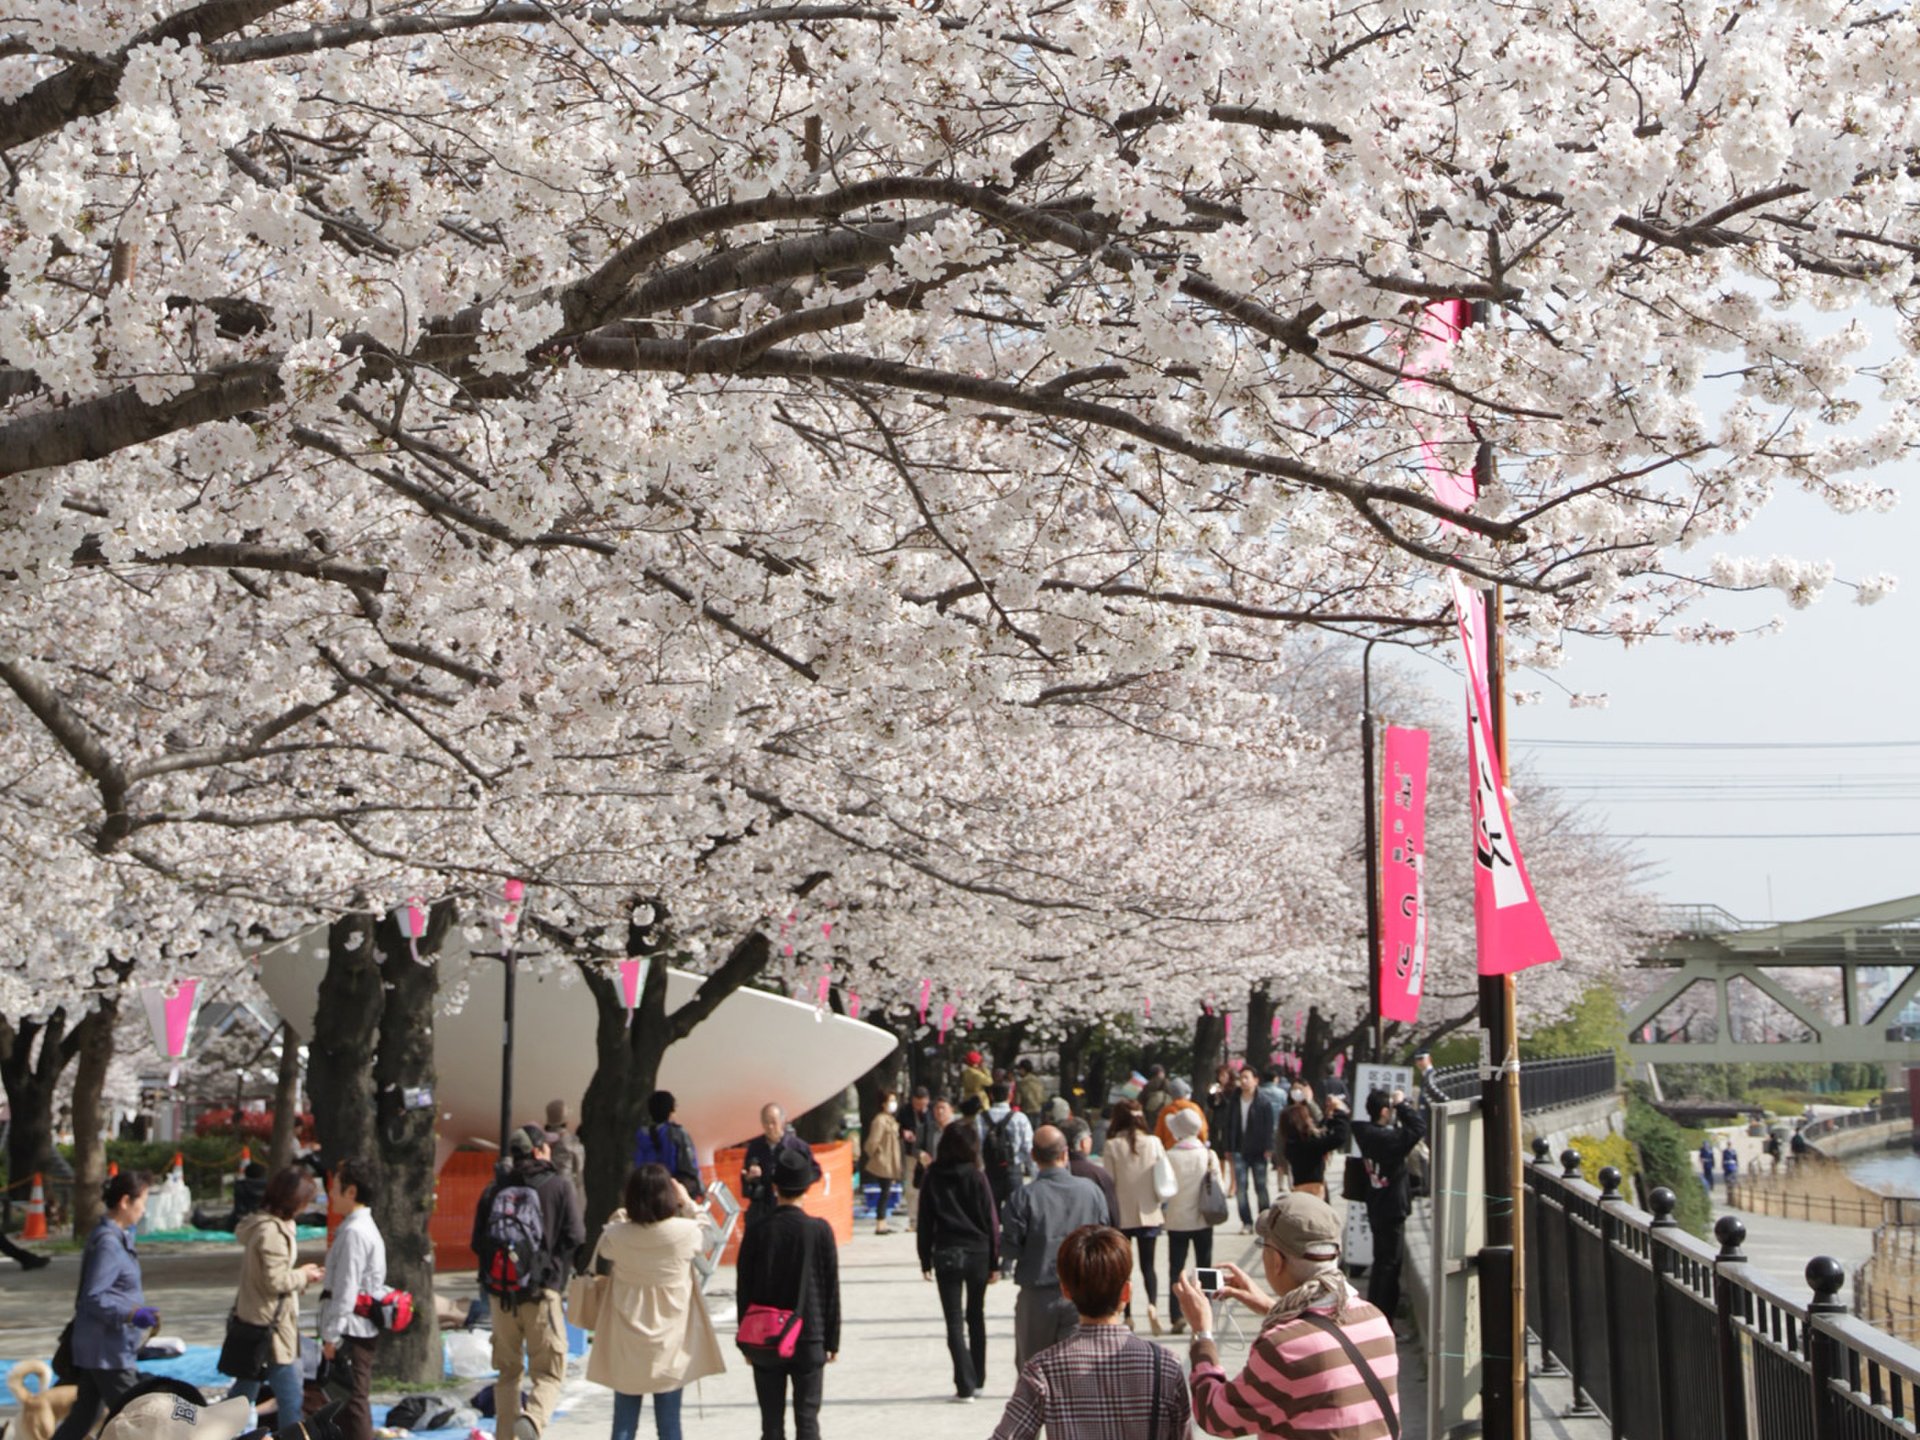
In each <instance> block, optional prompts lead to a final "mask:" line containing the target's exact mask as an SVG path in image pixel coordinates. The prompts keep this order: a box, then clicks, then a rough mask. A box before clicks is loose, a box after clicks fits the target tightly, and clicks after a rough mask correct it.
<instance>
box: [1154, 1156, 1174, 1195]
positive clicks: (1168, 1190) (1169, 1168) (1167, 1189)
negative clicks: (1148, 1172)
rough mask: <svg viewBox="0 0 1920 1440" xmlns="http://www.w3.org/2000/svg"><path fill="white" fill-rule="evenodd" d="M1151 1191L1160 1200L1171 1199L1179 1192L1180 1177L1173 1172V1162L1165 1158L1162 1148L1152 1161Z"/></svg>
mask: <svg viewBox="0 0 1920 1440" xmlns="http://www.w3.org/2000/svg"><path fill="white" fill-rule="evenodd" d="M1153 1193H1154V1194H1155V1196H1157V1197H1158V1198H1159V1199H1162V1200H1171V1199H1173V1197H1174V1196H1176V1195H1178V1194H1179V1193H1180V1177H1179V1176H1178V1175H1176V1174H1174V1173H1173V1162H1172V1161H1171V1160H1169V1159H1167V1152H1166V1151H1164V1150H1162V1151H1161V1152H1160V1158H1159V1159H1157V1160H1155V1161H1154V1162H1153Z"/></svg>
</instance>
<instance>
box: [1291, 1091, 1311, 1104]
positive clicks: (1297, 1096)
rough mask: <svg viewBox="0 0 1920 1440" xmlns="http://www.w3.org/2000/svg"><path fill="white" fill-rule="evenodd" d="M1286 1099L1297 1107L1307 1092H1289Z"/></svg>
mask: <svg viewBox="0 0 1920 1440" xmlns="http://www.w3.org/2000/svg"><path fill="white" fill-rule="evenodd" d="M1287 1098H1288V1099H1289V1100H1291V1101H1293V1103H1294V1104H1296V1105H1298V1104H1299V1103H1300V1102H1301V1101H1303V1100H1305V1099H1306V1098H1307V1092H1306V1091H1304V1090H1289V1091H1288V1092H1287Z"/></svg>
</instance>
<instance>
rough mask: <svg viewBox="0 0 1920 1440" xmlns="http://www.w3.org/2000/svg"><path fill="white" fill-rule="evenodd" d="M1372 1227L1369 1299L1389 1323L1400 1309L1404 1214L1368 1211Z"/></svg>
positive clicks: (1368, 1279)
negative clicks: (1381, 1213)
mask: <svg viewBox="0 0 1920 1440" xmlns="http://www.w3.org/2000/svg"><path fill="white" fill-rule="evenodd" d="M1367 1220H1368V1228H1370V1229H1371V1230H1372V1231H1373V1264H1372V1265H1370V1266H1368V1267H1367V1303H1368V1304H1369V1305H1372V1306H1373V1307H1375V1308H1376V1309H1377V1310H1379V1312H1380V1313H1381V1314H1382V1315H1385V1316H1386V1317H1387V1323H1388V1324H1389V1325H1391V1324H1393V1323H1394V1318H1395V1317H1396V1316H1397V1315H1398V1314H1399V1312H1400V1257H1401V1254H1402V1253H1403V1250H1404V1248H1405V1247H1404V1246H1403V1245H1402V1244H1401V1237H1402V1232H1403V1231H1405V1229H1406V1228H1407V1219H1406V1216H1404V1215H1397V1216H1386V1215H1378V1216H1376V1215H1369V1216H1368V1217H1367Z"/></svg>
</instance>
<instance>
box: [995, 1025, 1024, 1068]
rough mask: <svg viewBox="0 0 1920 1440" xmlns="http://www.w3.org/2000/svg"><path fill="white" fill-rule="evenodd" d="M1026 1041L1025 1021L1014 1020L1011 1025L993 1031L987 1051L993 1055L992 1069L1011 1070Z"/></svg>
mask: <svg viewBox="0 0 1920 1440" xmlns="http://www.w3.org/2000/svg"><path fill="white" fill-rule="evenodd" d="M1026 1043H1027V1022H1026V1021H1024V1020H1016V1021H1014V1022H1013V1024H1011V1025H1007V1026H1004V1027H1002V1028H1001V1029H999V1030H997V1031H995V1032H994V1036H993V1040H992V1042H991V1043H990V1044H989V1046H988V1051H989V1053H990V1054H991V1056H992V1057H993V1064H992V1067H991V1068H992V1069H993V1070H994V1071H995V1072H996V1073H997V1072H999V1071H1001V1070H1005V1071H1008V1072H1011V1071H1012V1070H1013V1063H1014V1061H1016V1060H1018V1059H1019V1058H1020V1051H1021V1049H1022V1048H1023V1047H1024V1046H1025V1045H1026Z"/></svg>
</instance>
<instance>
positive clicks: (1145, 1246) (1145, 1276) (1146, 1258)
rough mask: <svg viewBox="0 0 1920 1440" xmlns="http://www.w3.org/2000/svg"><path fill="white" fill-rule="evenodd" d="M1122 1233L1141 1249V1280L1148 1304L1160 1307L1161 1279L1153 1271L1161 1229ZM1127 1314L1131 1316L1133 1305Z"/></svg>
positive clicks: (1149, 1228) (1144, 1229)
mask: <svg viewBox="0 0 1920 1440" xmlns="http://www.w3.org/2000/svg"><path fill="white" fill-rule="evenodd" d="M1120 1233H1121V1234H1123V1235H1125V1236H1126V1237H1127V1238H1128V1239H1129V1240H1131V1241H1133V1243H1134V1244H1135V1245H1138V1246H1139V1247H1140V1278H1141V1280H1142V1281H1143V1282H1145V1284H1146V1289H1147V1304H1149V1305H1158V1304H1159V1303H1160V1279H1159V1277H1158V1276H1157V1275H1155V1274H1154V1271H1153V1253H1154V1250H1155V1248H1156V1245H1157V1243H1158V1241H1159V1239H1160V1231H1159V1229H1158V1228H1157V1227H1153V1226H1148V1227H1144V1228H1142V1229H1138V1230H1123V1231H1121V1232H1120ZM1127 1313H1128V1314H1129V1315H1131V1314H1132V1313H1133V1307H1132V1306H1131V1305H1129V1306H1127Z"/></svg>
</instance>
